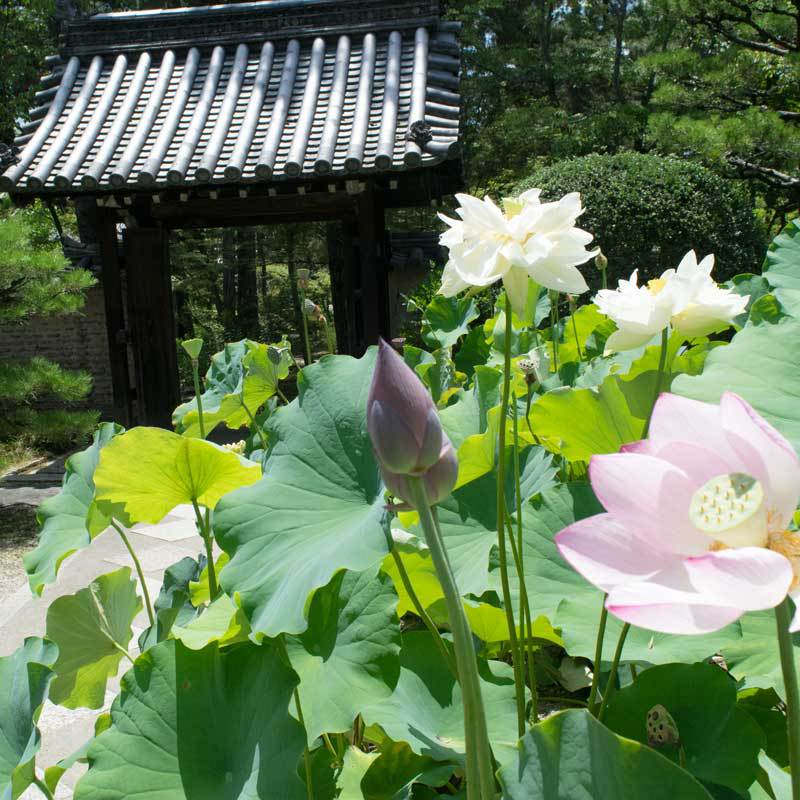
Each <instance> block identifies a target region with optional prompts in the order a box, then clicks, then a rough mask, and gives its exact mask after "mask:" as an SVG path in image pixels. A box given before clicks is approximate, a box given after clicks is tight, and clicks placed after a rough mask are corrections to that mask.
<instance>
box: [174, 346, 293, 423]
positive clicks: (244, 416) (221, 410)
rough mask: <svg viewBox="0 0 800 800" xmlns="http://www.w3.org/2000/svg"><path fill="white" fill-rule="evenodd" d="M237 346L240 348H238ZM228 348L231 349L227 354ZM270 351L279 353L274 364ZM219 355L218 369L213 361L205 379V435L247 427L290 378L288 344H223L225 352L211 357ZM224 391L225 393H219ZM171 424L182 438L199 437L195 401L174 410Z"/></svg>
mask: <svg viewBox="0 0 800 800" xmlns="http://www.w3.org/2000/svg"><path fill="white" fill-rule="evenodd" d="M240 345H243V347H242V348H240ZM228 348H232V349H231V350H230V351H229V350H228ZM271 348H272V349H273V351H274V352H277V353H278V361H277V363H275V362H274V361H273V360H272V359H271V358H270V357H269V351H270V349H271ZM218 356H221V357H222V358H221V366H218V365H217V364H215V362H214V361H213V359H212V364H211V367H210V369H209V374H208V377H207V378H206V385H207V386H210V388H209V389H208V390H207V391H206V392H205V393H204V394H203V424H204V425H205V429H206V434H209V433H210V432H211V431H212V430H214V428H216V427H217V425H220V424H223V423H224V425H225V426H226V427H227V428H230V429H231V430H237V429H238V428H241V427H242V426H244V425H249V424H250V423H251V422H252V417H253V416H255V414H256V413H257V412H258V409H259V408H260V407H261V406H263V405H264V403H266V402H267V401H268V400H269V399H270V398H271V397H273V396H274V395H275V394H276V392H277V390H278V384H279V382H280V381H282V380H284V379H285V378H287V377H288V376H289V369H290V367H291V365H292V354H291V350H290V348H289V344H288V342H279V343H278V344H276V345H266V344H257V343H256V342H251V341H249V340H245V341H244V342H237V343H236V344H234V345H226V348H225V350H224V351H223V352H222V353H217V355H216V356H214V358H217V357H218ZM212 376H213V377H212ZM223 391H224V394H220V393H221V392H223ZM207 404H208V405H207ZM187 406H188V408H187ZM182 409H186V410H185V411H181V410H182ZM173 424H175V426H176V429H177V430H178V431H179V433H181V434H182V435H183V436H191V437H196V436H199V435H200V415H199V413H198V411H197V402H196V400H192V401H190V402H189V403H187V404H185V405H183V406H180V407H179V408H178V409H177V410H176V411H175V414H174V415H173Z"/></svg>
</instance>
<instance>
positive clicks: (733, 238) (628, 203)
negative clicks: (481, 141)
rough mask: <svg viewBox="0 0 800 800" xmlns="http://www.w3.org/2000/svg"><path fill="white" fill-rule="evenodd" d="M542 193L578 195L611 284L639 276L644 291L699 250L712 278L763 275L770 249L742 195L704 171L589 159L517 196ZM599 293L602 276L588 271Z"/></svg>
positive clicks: (645, 159) (536, 179)
mask: <svg viewBox="0 0 800 800" xmlns="http://www.w3.org/2000/svg"><path fill="white" fill-rule="evenodd" d="M534 186H535V187H538V188H540V189H542V198H543V199H545V200H555V199H557V198H559V197H561V196H562V195H564V194H566V193H568V192H580V193H581V194H582V195H583V204H584V207H585V208H586V213H585V214H584V215H583V216H582V217H581V218H580V220H579V222H578V224H579V225H580V227H582V228H585V229H586V230H588V231H591V232H592V233H593V234H594V235H595V238H596V241H597V243H598V245H599V246H600V247H601V248H602V249H603V252H604V253H605V255H606V256H607V258H608V262H609V265H608V284H609V287H612V288H613V287H615V286H616V284H617V280H618V279H619V278H627V277H628V276H629V275H630V274H631V272H633V270H634V269H638V270H639V281H640V284H641V283H643V282H644V281H646V280H649V279H651V278H655V277H658V276H659V275H660V274H661V273H662V272H663V271H664V270H665V269H669V268H670V267H676V266H677V265H678V263H679V262H680V260H681V258H682V257H683V256H684V254H685V253H686V252H687V250H690V249H692V248H694V250H696V251H697V254H698V256H699V257H703V256H705V255H707V254H708V253H714V254H715V256H716V267H715V270H714V277H715V278H716V279H717V281H719V282H722V281H724V280H727V279H729V278H732V277H733V276H734V275H736V274H738V273H740V272H757V271H758V270H759V268H760V264H761V261H762V259H763V256H764V249H765V248H766V237H765V233H764V230H763V228H762V226H761V224H760V223H759V221H758V220H757V219H756V216H755V214H754V210H753V205H752V203H751V201H750V200H749V198H748V197H747V195H746V194H745V193H744V192H743V190H742V188H741V187H740V186H739V185H738V184H737V183H735V182H733V181H731V180H729V179H726V178H724V177H722V176H720V175H717V174H716V173H714V172H712V171H711V170H709V169H706V168H705V167H703V166H701V165H699V164H695V163H691V162H687V161H681V160H679V159H676V158H665V157H662V156H656V155H645V154H642V153H620V154H617V155H589V156H582V157H580V158H573V159H569V160H567V161H561V162H559V163H557V164H553V165H552V166H548V167H543V168H542V169H539V170H537V171H536V172H535V173H534V174H533V175H531V176H530V177H529V178H527V179H526V180H524V181H523V182H522V183H521V184H520V185H519V186H518V187H517V188H518V191H519V192H522V191H524V190H526V189H530V188H532V187H534ZM584 274H585V275H586V278H587V281H588V282H589V284H590V285H591V287H592V288H593V289H596V288H598V287H599V286H600V275H599V273H598V272H597V271H596V270H595V269H594V266H593V265H591V264H590V265H587V266H586V267H584Z"/></svg>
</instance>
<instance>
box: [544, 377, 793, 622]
mask: <svg viewBox="0 0 800 800" xmlns="http://www.w3.org/2000/svg"><path fill="white" fill-rule="evenodd" d="M589 476H590V479H591V483H592V488H593V489H594V491H595V494H596V495H597V497H598V499H599V500H600V502H601V503H602V504H603V506H604V507H605V508H606V511H607V512H608V513H606V514H598V515H596V516H594V517H589V518H588V519H584V520H581V521H580V522H576V523H574V524H573V525H570V526H569V527H567V528H565V529H564V530H563V531H561V533H559V534H558V535H557V536H556V543H557V545H558V549H559V550H560V552H561V554H562V555H563V556H564V558H565V559H566V560H567V561H568V562H569V563H570V564H571V565H572V566H573V567H574V568H575V569H576V570H577V571H578V572H579V573H580V574H581V575H583V577H584V578H586V579H587V580H588V581H590V582H591V583H593V584H594V585H595V586H597V587H599V588H600V589H602V590H603V591H604V592H606V593H607V594H608V599H607V601H606V607H607V608H608V610H609V611H610V612H612V613H613V614H615V615H616V616H617V617H619V618H620V619H623V620H625V621H626V622H630V623H632V624H634V625H638V626H640V627H642V628H648V629H650V630H656V631H664V632H666V633H684V634H687V633H688V634H692V633H707V632H711V631H715V630H718V629H720V628H722V627H724V626H725V625H727V624H729V623H731V622H733V621H735V620H736V619H738V618H739V617H740V616H741V615H742V614H743V613H745V612H746V611H758V610H761V609H766V608H772V607H774V606H776V605H778V603H780V602H781V601H782V600H783V599H784V597H785V596H786V594H787V593H789V594H791V595H792V596H793V597H795V596H797V597H798V599H800V581H799V580H798V579H799V578H800V534H798V533H794V532H791V531H789V530H788V526H789V523H790V521H791V519H792V516H793V514H794V511H795V508H796V507H797V502H798V496H800V461H798V458H797V455H796V453H795V452H794V450H793V449H792V446H791V445H790V444H789V442H787V441H786V439H784V437H783V436H781V434H780V433H778V431H776V430H775V429H774V428H773V427H772V426H771V425H770V424H769V423H767V422H766V421H765V420H764V419H763V418H762V417H760V416H759V415H758V414H757V413H756V411H755V410H754V409H753V408H751V407H750V406H749V405H748V404H747V403H746V402H745V401H744V400H742V398H741V397H738V396H737V395H735V394H731V393H726V394H724V395H723V396H722V400H721V401H720V404H719V405H718V406H716V405H710V404H707V403H700V402H697V401H696V400H688V399H686V398H683V397H677V396H676V395H671V394H662V395H661V397H660V398H659V399H658V402H657V403H656V407H655V410H654V413H653V419H652V422H651V425H650V438H649V439H647V440H644V441H641V442H636V443H634V444H631V445H627V446H625V447H623V448H622V452H620V453H616V454H613V455H602V456H595V457H593V458H592V461H591V464H590V465H589ZM798 629H800V612H798V613H796V614H795V618H794V619H793V620H792V625H791V630H793V631H794V630H798Z"/></svg>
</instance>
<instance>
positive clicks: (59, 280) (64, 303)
mask: <svg viewBox="0 0 800 800" xmlns="http://www.w3.org/2000/svg"><path fill="white" fill-rule="evenodd" d="M95 282H96V281H95V278H94V277H93V276H92V274H91V273H90V272H88V271H87V270H84V269H74V268H73V267H72V266H71V265H70V263H69V262H68V261H67V260H66V259H65V258H64V254H63V253H62V252H61V248H60V246H59V245H57V244H54V243H50V244H48V245H45V246H39V247H37V246H35V244H34V242H33V241H32V226H31V222H30V217H29V215H28V214H27V213H26V212H15V213H11V214H7V215H5V216H4V217H3V218H2V219H0V323H9V322H21V321H24V320H26V319H30V318H31V317H34V316H46V315H48V314H65V313H69V312H72V311H77V310H78V309H80V308H82V307H83V302H84V296H83V295H84V292H85V290H86V289H88V288H89V287H90V286H92V285H93V284H94V283H95Z"/></svg>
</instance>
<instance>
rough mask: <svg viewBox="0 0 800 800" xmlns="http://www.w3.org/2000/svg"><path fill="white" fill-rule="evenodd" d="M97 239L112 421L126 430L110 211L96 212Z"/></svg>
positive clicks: (120, 307)
mask: <svg viewBox="0 0 800 800" xmlns="http://www.w3.org/2000/svg"><path fill="white" fill-rule="evenodd" d="M97 214H98V233H99V239H100V263H101V265H102V266H101V270H102V271H101V275H100V280H101V281H102V284H103V296H104V298H105V311H106V332H107V334H108V356H109V360H110V363H111V390H112V393H113V396H114V421H115V422H119V423H120V424H121V425H125V426H126V427H127V426H128V425H130V424H131V422H132V421H133V415H132V411H131V384H130V367H129V364H128V334H127V329H126V326H125V301H124V299H123V294H122V278H121V275H120V263H119V241H118V238H117V218H116V214H115V212H114V211H113V210H111V209H97Z"/></svg>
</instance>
